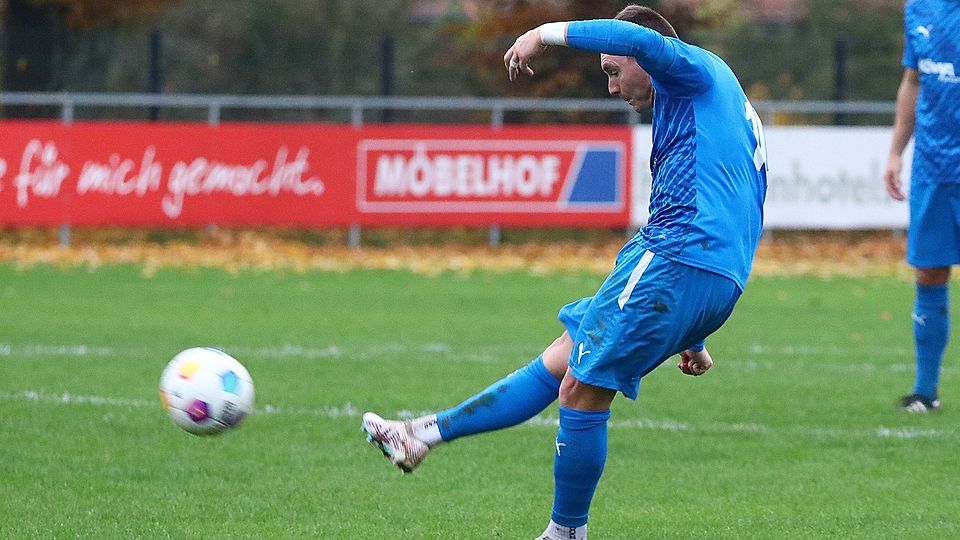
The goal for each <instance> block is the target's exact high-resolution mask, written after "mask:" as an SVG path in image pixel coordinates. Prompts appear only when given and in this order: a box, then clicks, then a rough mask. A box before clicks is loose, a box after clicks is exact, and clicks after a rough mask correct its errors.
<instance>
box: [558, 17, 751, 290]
mask: <svg viewBox="0 0 960 540" xmlns="http://www.w3.org/2000/svg"><path fill="white" fill-rule="evenodd" d="M567 44H568V45H569V46H571V47H576V48H578V49H586V50H590V51H594V52H598V53H605V54H612V55H616V56H632V57H634V58H636V60H637V63H638V64H640V67H642V68H643V70H644V71H646V72H647V73H648V74H649V75H650V79H651V81H652V84H653V87H654V90H655V97H654V102H653V103H654V105H653V150H652V152H651V155H650V170H651V172H652V174H653V185H652V189H651V194H650V219H649V220H648V221H647V224H646V225H644V226H643V227H642V228H641V229H640V231H639V232H638V233H637V237H638V240H639V242H640V244H641V246H642V247H643V248H644V249H648V250H650V251H652V252H654V253H657V254H658V255H661V256H663V257H666V258H668V259H671V260H674V261H677V262H680V263H683V264H687V265H690V266H693V267H697V268H702V269H704V270H708V271H711V272H714V273H717V274H720V275H722V276H726V277H728V278H730V279H732V280H733V281H734V282H736V284H737V285H738V286H739V287H740V289H741V290H742V289H743V287H744V286H745V284H746V281H747V276H748V275H749V274H750V267H751V265H752V263H753V256H754V252H755V251H756V248H757V243H758V242H759V240H760V232H761V229H762V227H763V200H764V198H765V197H766V192H767V167H766V151H765V148H764V142H763V128H762V126H761V124H760V119H759V117H758V116H757V114H756V112H755V111H754V110H753V107H752V106H751V105H750V102H749V101H748V100H747V97H746V95H745V94H744V92H743V89H742V88H741V87H740V83H739V82H738V81H737V78H736V76H735V75H734V74H733V72H732V71H731V70H730V68H729V67H728V66H727V65H726V63H724V62H723V60H721V59H720V58H718V57H717V56H716V55H714V54H713V53H711V52H709V51H706V50H704V49H701V48H699V47H695V46H693V45H690V44H687V43H684V42H683V41H680V40H679V39H675V38H669V37H664V36H663V35H661V34H660V33H658V32H656V31H654V30H650V29H648V28H645V27H643V26H640V25H637V24H634V23H632V22H627V21H620V20H595V21H576V22H571V23H570V24H569V25H568V26H567Z"/></svg>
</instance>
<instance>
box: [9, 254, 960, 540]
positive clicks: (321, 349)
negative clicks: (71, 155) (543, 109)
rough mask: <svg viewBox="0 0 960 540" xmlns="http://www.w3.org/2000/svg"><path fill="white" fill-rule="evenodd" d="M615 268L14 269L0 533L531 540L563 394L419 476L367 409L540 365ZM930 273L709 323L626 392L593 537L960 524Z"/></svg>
mask: <svg viewBox="0 0 960 540" xmlns="http://www.w3.org/2000/svg"><path fill="white" fill-rule="evenodd" d="M599 281H600V278H599V277H597V276H590V275H557V276H551V277H536V276H529V275H525V274H516V273H515V274H494V273H477V274H474V275H472V276H469V277H464V276H457V275H453V274H448V275H442V276H439V277H423V276H418V275H414V274H410V273H406V272H386V271H363V272H359V271H358V272H349V273H307V274H292V273H265V272H241V273H239V274H237V275H231V274H227V273H224V272H221V271H217V270H197V271H172V270H167V271H160V272H159V273H158V274H157V275H155V276H153V277H144V276H143V275H142V274H141V272H140V270H139V269H138V268H136V267H133V266H105V267H101V268H99V269H97V270H95V271H91V270H87V269H69V270H64V269H57V268H51V267H42V266H41V267H36V268H33V269H29V270H16V269H14V268H13V267H12V266H9V265H7V266H0V537H3V538H18V539H19V538H97V539H102V538H122V539H128V538H176V539H181V538H204V539H207V538H338V539H339V538H343V539H359V538H429V539H441V538H442V539H448V538H457V539H474V538H476V539H486V538H504V539H517V538H519V539H526V538H533V537H534V536H535V535H536V534H537V533H539V532H540V531H541V530H542V527H543V526H544V525H545V523H546V520H547V519H548V518H549V510H550V506H551V503H552V483H553V479H552V471H551V468H552V459H553V458H552V452H553V438H554V435H555V429H556V428H555V427H554V426H553V425H552V420H553V419H555V418H556V405H554V406H552V407H551V408H549V409H548V410H547V411H545V412H544V414H543V415H542V416H541V417H540V418H538V421H536V422H531V423H528V424H525V425H522V426H518V427H516V428H514V429H511V430H505V431H501V432H497V433H492V434H486V435H482V436H478V437H472V438H466V439H463V440H460V441H456V442H455V443H453V444H451V445H448V446H445V447H441V448H438V449H437V450H435V452H434V453H433V454H432V455H431V456H430V458H429V459H428V460H427V461H426V462H425V463H424V465H423V466H422V468H421V469H420V470H418V471H417V472H416V473H415V474H413V475H408V476H401V475H400V474H399V473H398V472H396V471H395V470H393V469H392V468H390V467H389V466H388V465H387V464H386V463H385V462H384V461H383V460H382V459H381V458H379V457H378V453H377V451H376V450H375V449H373V448H372V447H370V446H369V445H366V444H365V443H364V442H363V439H362V437H361V434H360V432H359V415H360V413H362V411H363V410H366V409H372V410H376V411H378V412H381V413H382V414H385V415H388V416H393V415H397V414H416V413H420V412H424V411H430V410H436V409H438V408H443V407H446V406H450V405H453V404H455V403H456V402H458V401H459V400H461V399H463V398H466V397H468V396H469V395H471V394H473V393H474V392H476V391H477V390H480V389H481V388H483V387H485V386H486V385H487V384H488V383H490V382H492V381H494V380H496V379H498V378H500V377H501V376H502V375H504V374H506V373H507V372H509V371H511V370H513V369H515V368H516V367H519V366H521V365H523V364H525V363H526V362H528V361H529V359H530V358H532V357H533V356H535V355H536V354H538V353H539V351H540V350H542V348H543V347H544V346H545V345H546V344H548V343H549V342H550V341H551V340H552V339H553V338H554V337H556V335H558V334H559V332H560V331H561V327H560V325H559V323H558V322H556V320H555V318H554V315H555V313H556V311H557V309H558V308H559V307H560V306H561V305H562V304H563V303H565V302H566V301H568V300H571V299H573V298H576V297H578V296H581V295H587V294H591V293H592V291H593V290H594V289H595V287H596V286H597V285H598V284H599ZM912 294H913V293H912V285H911V284H909V283H905V282H902V281H897V280H895V279H893V278H890V279H886V278H870V279H834V280H821V279H816V278H762V279H761V278H758V279H754V280H752V281H751V283H750V286H749V287H748V289H747V292H746V294H745V296H744V297H743V299H742V300H741V303H740V305H739V307H738V309H737V311H736V313H735V314H734V316H733V318H732V319H731V320H730V321H729V322H728V323H727V325H726V326H725V327H724V328H723V329H721V331H720V332H719V333H718V334H717V335H715V336H714V337H712V338H711V339H710V340H709V347H710V350H711V352H712V353H713V355H714V358H715V359H716V361H717V365H716V366H715V368H714V370H713V371H711V373H710V374H709V375H708V376H706V377H702V378H698V379H693V378H689V377H684V376H682V375H681V374H680V373H679V371H677V370H676V369H675V368H674V367H673V362H671V361H668V362H667V363H666V364H665V365H664V367H663V368H661V369H660V370H657V371H655V372H654V373H652V374H651V375H650V376H649V377H648V378H647V379H646V380H645V381H644V384H643V387H642V389H641V395H640V399H639V400H638V401H637V402H631V401H629V400H626V399H623V398H622V397H621V398H618V400H617V401H616V402H615V403H614V410H613V419H612V422H611V428H610V434H609V438H610V451H609V457H608V461H607V467H606V474H605V475H604V478H603V479H602V481H601V483H600V487H599V490H598V493H597V496H596V498H595V502H594V506H593V509H592V517H591V532H592V538H596V539H635V538H675V539H690V538H729V539H744V538H751V539H754V538H770V539H784V538H798V539H801V538H802V539H807V538H863V539H876V538H950V537H953V538H957V537H960V487H958V486H960V482H958V474H957V473H958V472H960V467H958V465H957V463H958V461H957V460H958V457H957V456H958V449H960V427H958V426H960V377H958V367H957V362H956V357H957V353H958V349H957V347H956V346H955V345H952V346H951V348H950V349H949V350H948V360H947V362H946V367H945V371H944V376H943V381H942V394H943V398H944V409H943V410H942V411H941V412H940V413H939V414H936V415H928V416H919V417H918V416H911V415H907V414H904V413H900V412H898V411H897V410H895V408H894V402H895V399H896V397H897V396H898V395H900V394H902V393H904V392H906V391H907V390H908V389H909V387H910V384H911V381H912V353H911V350H912V345H911V342H912V337H911V331H910V328H911V327H910V325H911V322H910V317H909V313H910V307H911V303H912ZM193 345H212V346H218V347H221V348H223V349H224V350H226V351H228V352H231V353H233V354H234V355H235V356H237V357H238V358H239V359H240V360H241V361H242V362H244V363H245V365H246V366H247V367H248V368H249V370H250V372H251V375H252V376H253V378H254V382H255V384H256V390H257V406H258V411H257V413H255V414H254V415H252V416H251V417H249V418H248V419H247V420H245V423H244V424H243V425H242V426H241V427H240V428H239V429H237V430H236V431H234V432H230V433H227V434H224V435H222V436H220V437H215V438H198V437H194V436H191V435H188V434H187V433H185V432H182V431H180V430H179V429H178V428H176V427H174V425H173V424H172V423H171V422H170V421H169V419H168V418H167V417H166V413H165V412H164V411H163V410H162V408H161V406H160V402H159V399H158V398H157V388H156V387H157V382H158V379H159V376H160V372H161V370H162V368H163V366H164V365H165V363H166V362H167V360H169V358H171V357H172V356H173V355H174V354H175V353H176V352H177V351H179V350H181V349H184V348H187V347H189V346H193Z"/></svg>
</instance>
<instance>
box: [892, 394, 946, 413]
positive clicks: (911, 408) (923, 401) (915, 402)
mask: <svg viewBox="0 0 960 540" xmlns="http://www.w3.org/2000/svg"><path fill="white" fill-rule="evenodd" d="M900 408H901V409H903V410H905V411H907V412H912V413H925V412H927V411H936V410H938V409H939V408H940V400H939V399H937V398H933V399H930V398H928V397H927V396H924V395H921V394H910V395H909V396H903V398H901V399H900Z"/></svg>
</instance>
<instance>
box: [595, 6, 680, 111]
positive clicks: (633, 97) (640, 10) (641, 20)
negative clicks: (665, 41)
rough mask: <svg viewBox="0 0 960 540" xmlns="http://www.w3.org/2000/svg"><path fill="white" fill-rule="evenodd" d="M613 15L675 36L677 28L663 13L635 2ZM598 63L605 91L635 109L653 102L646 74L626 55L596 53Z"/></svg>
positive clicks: (651, 87) (651, 89)
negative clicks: (598, 56)
mask: <svg viewBox="0 0 960 540" xmlns="http://www.w3.org/2000/svg"><path fill="white" fill-rule="evenodd" d="M614 18H616V19H619V20H621V21H628V22H632V23H634V24H638V25H640V26H643V27H646V28H649V29H651V30H654V31H656V32H659V33H660V34H663V35H664V36H667V37H673V38H675V37H677V31H676V30H674V28H673V25H672V24H670V22H669V21H667V20H666V19H665V18H663V15H660V14H659V13H657V12H656V11H654V10H652V9H650V8H648V7H644V6H638V5H636V4H631V5H629V6H627V7H625V8H623V9H622V10H620V13H617V15H616V17H614ZM600 67H601V68H602V69H603V71H604V73H606V74H607V91H608V92H610V94H611V95H614V96H619V97H620V98H621V99H623V100H624V101H626V102H627V103H629V104H630V106H631V107H633V108H634V110H636V111H642V110H645V109H649V108H650V107H651V106H652V105H653V85H652V84H651V83H650V76H649V75H647V72H645V71H644V70H643V68H641V67H640V65H639V64H637V61H636V59H634V58H631V57H629V56H614V55H611V54H601V55H600Z"/></svg>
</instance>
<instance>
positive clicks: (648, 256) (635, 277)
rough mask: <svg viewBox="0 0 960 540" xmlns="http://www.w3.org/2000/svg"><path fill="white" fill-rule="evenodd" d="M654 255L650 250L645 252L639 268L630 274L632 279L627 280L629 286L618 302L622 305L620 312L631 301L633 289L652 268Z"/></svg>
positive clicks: (625, 288)
mask: <svg viewBox="0 0 960 540" xmlns="http://www.w3.org/2000/svg"><path fill="white" fill-rule="evenodd" d="M653 255H654V253H653V252H652V251H650V250H647V251H644V252H643V256H641V257H640V262H638V263H637V267H636V268H634V269H633V272H630V279H628V280H627V286H626V287H624V288H623V292H622V293H620V298H619V299H618V300H617V303H618V304H620V311H623V306H624V305H625V304H626V303H627V300H630V295H631V294H633V288H634V287H636V286H637V282H638V281H640V278H641V277H643V273H644V272H645V271H646V270H647V267H648V266H650V261H652V260H653Z"/></svg>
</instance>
